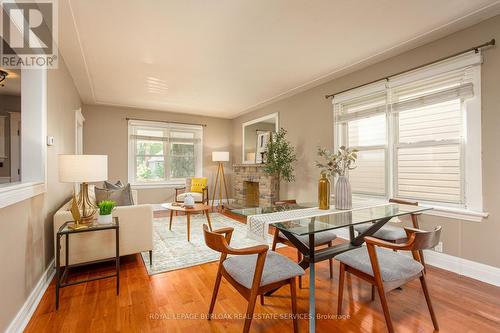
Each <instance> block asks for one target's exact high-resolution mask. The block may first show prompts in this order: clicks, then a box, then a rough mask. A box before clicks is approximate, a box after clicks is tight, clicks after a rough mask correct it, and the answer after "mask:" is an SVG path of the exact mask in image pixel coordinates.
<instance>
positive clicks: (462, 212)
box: [421, 204, 489, 222]
mask: <svg viewBox="0 0 500 333" xmlns="http://www.w3.org/2000/svg"><path fill="white" fill-rule="evenodd" d="M421 206H423V207H430V208H433V209H432V210H429V211H426V212H424V213H423V214H424V215H430V216H440V217H446V218H450V219H456V220H464V221H471V222H481V221H482V220H483V219H485V218H487V217H488V215H489V213H488V212H477V211H473V210H469V209H461V208H452V207H442V206H433V205H424V204H422V205H421Z"/></svg>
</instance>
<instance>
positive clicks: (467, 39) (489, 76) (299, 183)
mask: <svg viewBox="0 0 500 333" xmlns="http://www.w3.org/2000/svg"><path fill="white" fill-rule="evenodd" d="M491 38H496V40H497V41H500V16H496V17H494V18H492V19H489V20H487V21H484V22H482V23H480V24H478V25H475V26H473V27H470V28H468V29H465V30H463V31H460V32H457V33H455V34H452V35H450V36H447V37H445V38H443V39H440V40H438V41H436V42H433V43H430V44H427V45H424V46H422V47H418V48H416V49H413V50H411V51H408V52H406V53H403V54H401V55H399V56H396V57H393V58H390V59H388V60H386V61H383V62H380V63H377V64H375V65H372V66H369V67H367V68H365V69H362V70H359V71H357V72H354V73H351V74H349V75H346V76H343V77H341V78H338V79H335V80H332V81H330V82H327V83H325V84H322V85H320V86H318V87H316V88H312V89H309V90H307V91H305V92H302V93H300V94H297V95H295V96H292V97H289V98H286V99H284V100H281V101H278V102H275V103H273V104H271V105H269V106H266V107H263V108H262V109H259V110H257V111H254V112H251V113H249V114H245V115H243V116H241V117H238V118H236V119H235V120H234V121H233V134H234V135H233V142H234V147H233V156H235V161H236V162H239V161H240V160H241V124H242V123H243V122H245V121H248V120H252V119H255V118H258V117H261V116H263V115H266V114H270V113H274V112H279V123H280V126H281V127H284V128H286V129H287V130H288V137H289V139H290V141H291V142H292V143H293V144H294V145H295V146H296V147H297V152H298V154H297V156H298V159H299V161H298V162H297V165H296V168H295V170H296V176H297V180H296V182H295V183H293V184H289V185H288V186H282V198H296V199H298V200H306V201H307V200H309V201H310V200H314V199H315V198H316V191H317V189H316V186H317V179H318V170H317V169H316V168H315V167H314V161H315V159H316V147H317V146H318V145H321V146H326V147H328V148H333V114H332V105H331V100H326V99H325V97H324V96H325V95H326V94H329V93H335V92H337V91H341V90H344V89H348V88H351V87H354V86H356V85H359V84H363V83H366V82H369V81H372V80H376V79H379V78H381V77H384V76H388V75H391V74H393V73H396V72H399V71H402V70H405V69H408V68H411V67H413V66H417V65H421V64H424V63H427V62H429V61H433V60H435V59H438V58H440V57H444V56H447V55H450V54H453V53H456V52H459V51H461V50H464V49H467V48H470V47H472V46H474V45H479V44H482V43H484V42H486V41H488V40H490V39H491ZM499 91H500V50H499V49H498V47H495V48H492V49H490V50H488V51H486V52H485V54H484V64H483V67H482V108H483V111H482V140H483V147H482V148H483V193H484V209H485V210H486V211H488V212H489V213H490V217H489V218H488V219H485V220H484V221H483V222H480V223H477V222H467V221H459V220H454V219H446V218H437V217H428V216H427V217H424V218H423V227H425V228H432V227H433V226H435V225H438V224H439V225H442V226H443V233H442V240H443V248H444V252H446V253H448V254H451V255H454V256H459V257H462V258H466V259H469V260H473V261H477V262H480V263H484V264H488V265H493V266H496V267H500V256H499V255H498V254H499V253H500V242H499V241H498V239H499V235H500V205H499V204H498V203H500V191H498V184H499V183H500V154H499V152H498V142H500V130H499V129H500V93H499Z"/></svg>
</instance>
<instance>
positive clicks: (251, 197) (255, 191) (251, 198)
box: [243, 180, 259, 207]
mask: <svg viewBox="0 0 500 333" xmlns="http://www.w3.org/2000/svg"><path fill="white" fill-rule="evenodd" d="M243 192H244V193H245V207H259V182H252V181H248V180H245V181H244V182H243Z"/></svg>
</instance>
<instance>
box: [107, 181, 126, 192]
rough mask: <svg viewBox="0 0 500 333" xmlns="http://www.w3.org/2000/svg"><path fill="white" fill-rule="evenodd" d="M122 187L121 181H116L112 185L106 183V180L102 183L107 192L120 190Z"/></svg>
mask: <svg viewBox="0 0 500 333" xmlns="http://www.w3.org/2000/svg"><path fill="white" fill-rule="evenodd" d="M122 187H123V184H122V181H121V180H119V181H117V182H116V183H114V184H113V183H110V182H108V181H107V180H105V181H104V188H106V189H108V190H117V189H119V188H122Z"/></svg>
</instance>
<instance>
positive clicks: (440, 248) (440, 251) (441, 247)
mask: <svg viewBox="0 0 500 333" xmlns="http://www.w3.org/2000/svg"><path fill="white" fill-rule="evenodd" d="M434 251H436V252H439V253H443V242H439V243H438V244H437V245H436V246H435V247H434Z"/></svg>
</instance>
